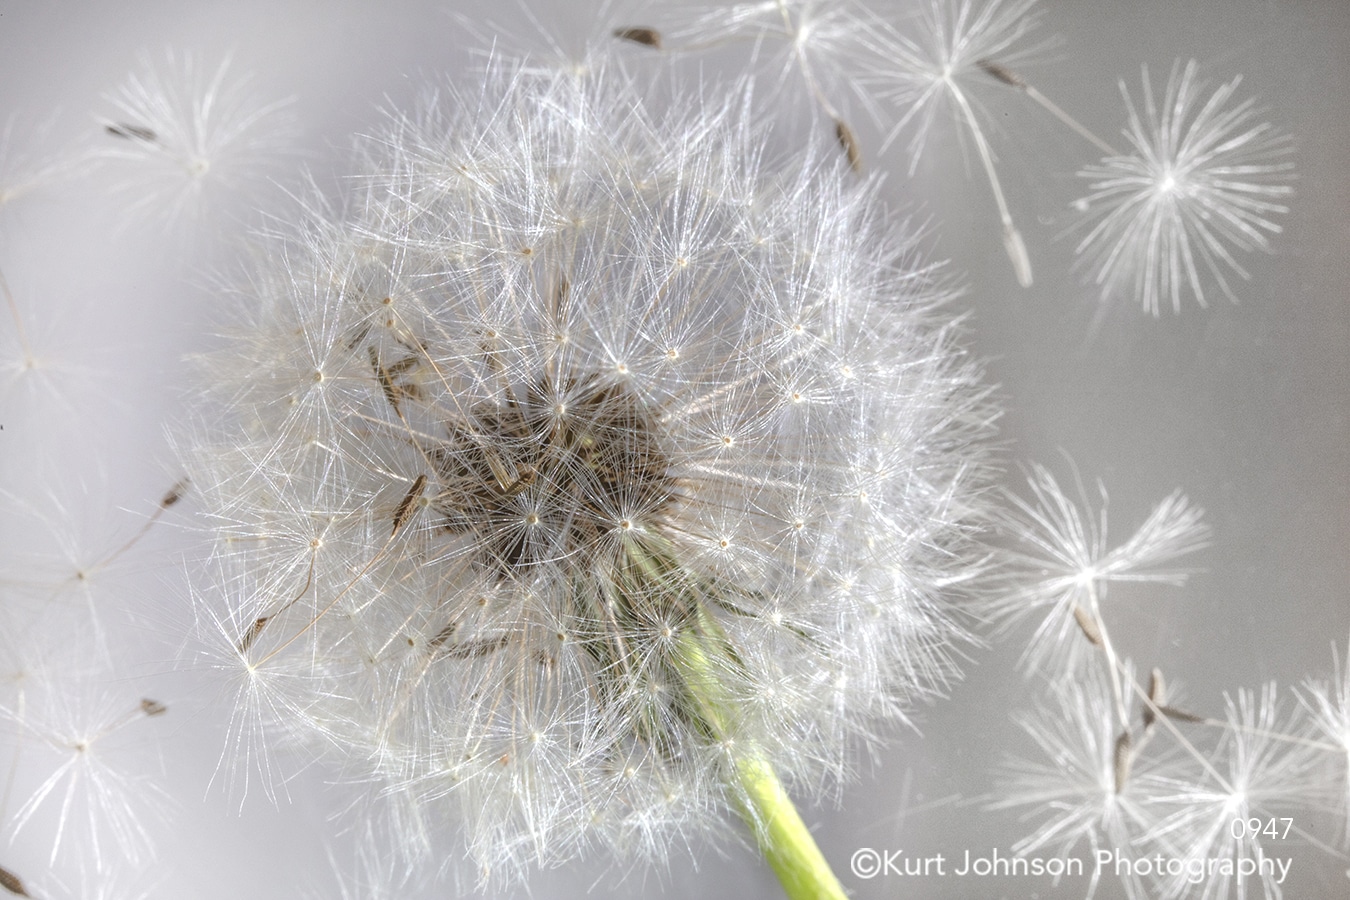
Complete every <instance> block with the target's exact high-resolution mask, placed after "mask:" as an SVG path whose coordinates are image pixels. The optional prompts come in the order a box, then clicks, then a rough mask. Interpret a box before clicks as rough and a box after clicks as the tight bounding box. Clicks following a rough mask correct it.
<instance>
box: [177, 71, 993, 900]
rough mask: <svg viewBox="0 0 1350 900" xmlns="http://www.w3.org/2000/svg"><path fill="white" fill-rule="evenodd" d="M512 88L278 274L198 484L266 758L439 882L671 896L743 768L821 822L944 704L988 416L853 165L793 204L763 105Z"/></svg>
mask: <svg viewBox="0 0 1350 900" xmlns="http://www.w3.org/2000/svg"><path fill="white" fill-rule="evenodd" d="M484 83H485V86H484V87H482V88H481V92H470V93H456V92H451V93H450V94H449V95H448V96H444V97H442V98H441V99H440V100H439V101H438V102H434V103H432V104H430V106H429V107H428V109H427V110H426V111H424V112H423V113H421V114H420V115H417V116H401V115H400V116H394V117H393V119H392V121H391V123H390V124H389V126H388V127H387V128H386V130H385V132H384V133H383V134H382V135H381V136H380V137H378V138H376V139H373V140H370V141H368V142H366V144H365V170H364V173H363V175H362V176H361V177H360V178H359V179H357V180H355V181H353V182H352V184H353V185H355V186H356V190H354V191H353V196H352V197H351V198H349V206H348V207H347V208H346V209H345V211H343V212H341V213H332V212H328V211H326V210H323V209H320V208H317V207H318V205H317V204H316V208H315V209H313V210H310V211H309V212H308V213H307V214H306V216H305V217H304V220H303V221H302V222H301V223H300V224H299V225H298V226H297V227H296V228H295V230H294V232H292V233H290V234H286V235H281V236H278V237H276V238H275V239H274V240H272V241H271V242H269V243H268V244H266V245H265V246H263V247H262V248H261V253H260V254H259V259H260V262H259V265H258V269H257V272H256V274H255V275H254V277H253V279H252V282H251V284H250V285H249V287H248V288H247V290H246V291H245V294H246V296H245V301H246V302H245V304H244V306H245V308H244V309H243V310H242V314H243V315H242V318H243V321H242V322H240V323H239V326H238V327H237V328H236V329H235V335H234V337H233V338H232V339H231V340H230V342H229V343H228V346H226V347H225V349H223V350H221V351H220V352H218V353H216V354H215V355H213V356H212V357H210V358H208V359H207V360H206V361H205V363H204V365H205V371H206V374H207V377H206V383H207V384H209V385H210V387H209V389H208V394H209V398H207V399H205V400H204V401H203V404H204V405H203V407H202V410H203V412H202V423H201V424H200V426H199V427H198V428H197V430H196V432H195V434H194V436H193V438H192V444H193V446H192V448H191V449H190V451H189V453H188V455H189V457H190V458H191V460H192V463H191V464H190V467H189V469H190V474H191V475H192V477H193V483H194V485H199V486H200V488H201V493H202V496H203V497H204V501H203V502H204V503H205V504H206V506H207V509H208V512H209V514H210V515H211V517H212V518H213V521H214V522H215V527H216V529H217V544H216V547H217V551H216V553H215V554H214V559H213V563H212V565H211V566H210V567H209V568H210V570H211V571H212V572H213V573H214V583H212V584H202V585H201V586H200V589H199V591H198V593H199V602H200V603H201V604H202V606H203V609H202V612H201V616H200V618H201V620H202V621H204V622H209V623H211V626H210V627H209V628H208V630H209V631H213V632H214V638H213V640H214V644H215V647H216V649H217V651H218V652H219V657H220V659H221V660H223V664H225V665H231V666H234V667H235V668H236V669H237V670H238V671H239V672H240V674H241V677H242V678H243V680H244V681H246V683H247V685H248V687H247V689H245V690H242V691H241V692H240V696H244V697H250V698H253V699H254V700H255V701H256V702H257V704H258V706H257V708H255V709H253V710H250V711H246V712H242V713H241V714H240V715H239V718H238V721H239V722H250V721H252V722H258V723H261V724H262V726H263V727H266V728H268V729H269V730H275V731H276V732H277V733H282V732H286V733H289V734H291V735H293V736H298V737H300V738H302V739H306V740H308V741H309V742H310V743H312V744H313V743H317V744H319V745H322V746H324V747H325V748H326V749H328V750H330V751H332V752H333V753H334V754H335V755H336V756H337V757H338V758H339V759H340V760H341V762H342V763H343V764H344V770H343V771H344V772H348V773H357V774H358V775H359V776H360V777H361V778H362V779H363V780H365V781H368V782H369V783H372V784H374V785H376V786H377V787H376V790H377V791H378V792H380V793H381V794H382V795H383V796H384V797H385V798H386V800H387V801H388V803H389V805H390V807H391V808H393V809H396V810H397V814H396V815H394V816H391V819H390V821H391V822H397V823H402V824H396V825H392V826H391V828H392V829H393V830H394V832H395V835H396V837H395V843H396V844H398V845H399V846H401V847H402V848H403V849H404V850H406V851H408V852H410V853H411V852H413V850H412V848H414V847H419V846H420V847H427V846H430V845H433V844H435V843H437V840H436V835H438V834H441V833H442V832H443V830H444V826H443V822H442V820H458V821H460V822H462V823H464V824H465V827H464V828H463V830H462V832H461V833H462V834H463V835H464V836H465V842H466V847H465V849H466V850H467V854H468V857H469V858H470V859H471V860H472V861H473V862H474V863H475V865H476V867H477V870H478V872H479V874H480V876H481V877H483V878H489V877H490V878H493V879H498V878H510V877H513V876H518V875H520V874H522V873H523V871H524V870H525V869H526V868H527V867H529V866H531V865H544V866H546V865H551V864H556V863H559V862H562V861H565V860H567V859H569V858H572V857H574V856H576V855H578V854H580V853H582V852H583V851H586V850H593V849H599V850H610V851H615V852H617V853H618V854H619V857H620V858H622V859H628V860H634V859H637V860H641V859H647V860H652V861H658V862H659V861H662V860H664V859H665V858H666V857H667V855H668V853H669V852H670V849H671V848H672V847H673V846H678V845H679V844H680V843H684V842H687V841H688V840H689V839H690V838H691V837H692V836H695V835H698V834H702V833H706V832H707V831H708V830H710V829H717V828H719V827H721V824H722V823H723V822H724V821H725V819H726V811H727V810H728V809H735V808H736V805H737V803H738V802H739V801H741V800H743V799H744V798H743V796H742V795H740V794H738V793H737V788H735V787H734V786H733V785H735V784H736V777H735V774H736V771H737V766H738V765H743V764H744V761H745V759H747V757H746V755H745V754H746V753H747V752H749V753H752V754H753V756H752V758H753V759H754V760H755V761H756V764H758V761H762V762H764V763H766V764H768V765H771V766H772V767H774V768H775V769H776V770H777V771H778V772H779V773H780V774H781V775H782V776H783V778H784V779H785V780H786V781H787V783H788V784H789V785H795V786H798V787H805V788H808V789H809V788H812V787H815V788H816V789H819V788H820V787H821V786H822V785H823V784H824V783H826V780H827V779H829V778H830V777H833V776H838V775H841V774H844V773H846V771H847V770H848V760H849V750H850V745H852V744H854V743H856V742H857V741H860V740H861V741H866V740H869V739H872V738H874V737H876V736H878V734H879V725H880V724H881V723H883V722H884V721H885V720H887V719H889V720H892V721H894V720H897V719H903V717H904V710H905V706H906V704H907V703H909V702H911V701H913V700H914V699H915V698H916V697H923V696H926V695H928V694H929V693H930V692H931V691H932V690H933V689H934V688H935V687H936V686H938V685H940V683H941V682H942V680H943V679H944V678H945V677H946V676H947V675H948V674H949V673H950V667H949V664H948V662H947V658H946V653H945V648H946V646H947V644H948V643H949V641H950V640H951V639H952V637H953V636H954V634H955V633H956V631H957V628H956V626H955V624H954V620H953V606H952V604H953V601H954V600H955V599H956V598H958V597H960V596H961V594H962V592H963V589H964V586H965V585H966V583H967V582H968V581H969V579H970V578H971V576H972V574H973V573H974V572H975V570H976V568H977V566H976V564H975V562H974V559H975V556H976V552H975V544H974V541H973V540H972V538H973V531H974V529H975V528H977V527H978V526H979V524H980V523H981V522H982V521H983V519H984V514H983V504H984V500H983V491H982V487H983V485H984V483H985V476H986V471H985V470H986V463H985V450H984V439H985V438H987V437H988V435H989V433H990V430H991V423H992V421H993V419H994V409H993V407H992V405H991V404H990V402H989V400H988V397H987V390H986V389H985V388H983V387H982V386H981V385H980V381H979V370H978V367H977V366H976V365H975V364H974V363H972V362H971V361H970V360H969V359H968V358H967V357H966V356H965V355H964V354H963V352H962V351H961V349H960V347H959V345H958V343H957V338H958V331H959V324H958V323H957V322H955V321H954V320H953V319H952V318H951V317H950V316H949V315H947V314H946V313H945V311H944V310H943V309H942V308H941V307H942V304H943V301H944V299H945V296H946V295H945V294H944V292H943V291H942V290H941V288H940V286H939V284H938V282H937V280H936V279H935V276H934V272H933V271H932V269H931V267H928V266H925V265H923V264H922V263H920V262H918V261H917V260H916V256H915V253H914V251H913V248H912V245H911V243H910V241H909V239H908V238H906V237H904V236H903V235H901V234H898V233H897V231H896V230H894V229H892V228H891V226H889V225H888V224H887V223H886V221H885V219H884V217H883V216H882V214H881V213H880V211H879V210H878V209H877V208H876V204H875V201H874V199H873V193H872V191H871V189H870V188H869V187H868V186H867V185H865V184H860V183H859V182H857V181H856V179H855V178H854V177H853V176H852V175H851V173H849V172H848V170H847V168H846V164H845V163H844V162H843V161H841V160H839V159H838V153H837V150H836V148H834V147H832V146H829V145H828V144H826V143H824V142H822V143H821V145H820V146H816V147H814V148H813V149H812V150H811V151H810V152H809V153H808V155H807V157H806V158H805V159H800V158H799V159H797V160H796V161H795V162H792V163H790V164H784V165H779V166H772V165H770V164H768V163H767V162H766V161H765V159H764V153H763V151H762V150H761V149H760V145H761V139H762V137H763V135H762V134H760V133H759V132H758V130H757V128H756V126H755V125H754V124H753V123H751V122H748V121H747V120H746V119H745V118H744V116H743V115H742V114H741V112H740V110H742V109H745V108H749V104H747V103H745V101H746V97H745V92H744V91H741V92H739V94H738V92H734V91H733V92H732V93H731V96H732V98H733V99H731V100H728V101H724V102H712V101H709V100H707V99H704V98H701V97H696V96H685V97H681V98H677V99H676V100H674V101H673V102H671V103H670V111H667V112H665V113H664V114H658V112H657V111H655V109H654V108H653V107H649V106H648V105H645V104H644V102H643V101H642V100H641V99H640V97H639V94H638V91H637V89H636V88H635V87H634V86H633V85H632V84H631V83H630V82H629V81H628V79H627V78H626V76H624V75H622V74H621V73H619V72H616V71H613V70H607V71H606V70H598V71H596V72H594V73H593V74H591V75H589V76H586V77H584V78H578V77H575V76H573V75H564V74H547V73H540V72H537V71H535V72H531V71H528V70H525V69H522V68H513V67H512V66H510V65H506V64H502V63H496V64H494V65H493V66H491V67H490V68H489V70H488V71H487V73H486V76H485V82H484ZM239 741H240V746H241V747H246V748H248V750H249V752H250V753H252V752H253V749H254V748H255V744H254V743H253V741H254V738H253V737H251V736H248V735H243V734H241V735H240V736H239ZM427 835H430V836H431V837H430V838H428V839H427V840H423V837H424V836H427ZM440 843H442V844H443V843H444V842H443V841H440ZM438 855H439V856H440V857H441V858H443V856H444V854H438Z"/></svg>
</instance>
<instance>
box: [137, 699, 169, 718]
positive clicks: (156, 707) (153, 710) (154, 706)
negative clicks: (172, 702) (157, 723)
mask: <svg viewBox="0 0 1350 900" xmlns="http://www.w3.org/2000/svg"><path fill="white" fill-rule="evenodd" d="M168 711H169V708H168V707H167V706H165V705H164V704H163V703H160V702H159V701H158V700H151V699H149V698H146V699H144V700H142V701H141V712H143V713H145V714H146V715H147V716H162V715H164V714H165V713H166V712H168Z"/></svg>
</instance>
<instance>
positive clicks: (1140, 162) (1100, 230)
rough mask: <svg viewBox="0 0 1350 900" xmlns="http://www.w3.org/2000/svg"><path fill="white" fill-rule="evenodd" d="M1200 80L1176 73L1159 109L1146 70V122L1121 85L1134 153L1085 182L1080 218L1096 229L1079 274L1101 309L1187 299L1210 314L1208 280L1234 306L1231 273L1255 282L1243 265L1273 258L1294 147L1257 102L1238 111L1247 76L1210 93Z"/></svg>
mask: <svg viewBox="0 0 1350 900" xmlns="http://www.w3.org/2000/svg"><path fill="white" fill-rule="evenodd" d="M1197 70H1198V66H1197V65H1196V63H1195V61H1194V60H1192V61H1191V62H1189V63H1187V64H1186V66H1185V67H1184V68H1183V67H1181V66H1180V64H1178V65H1176V66H1174V67H1173V69H1172V74H1171V77H1169V78H1168V80H1167V87H1166V89H1165V90H1164V92H1163V96H1162V102H1161V104H1159V103H1158V102H1157V101H1156V99H1155V97H1154V94H1153V89H1152V87H1151V86H1150V84H1149V77H1148V69H1147V68H1145V69H1144V76H1143V80H1144V89H1143V94H1144V109H1143V115H1142V116H1141V115H1140V112H1139V109H1138V108H1137V107H1136V105H1135V103H1134V100H1133V99H1132V98H1131V96H1130V92H1129V89H1128V88H1126V86H1125V84H1124V82H1123V81H1122V82H1121V85H1120V91H1121V94H1122V96H1123V97H1124V99H1125V109H1126V111H1127V113H1128V116H1129V123H1128V127H1127V128H1126V129H1125V138H1126V140H1128V141H1129V144H1130V152H1129V153H1128V154H1125V155H1111V156H1107V157H1106V158H1105V159H1103V160H1102V161H1101V162H1100V163H1099V164H1097V165H1095V166H1088V167H1087V168H1085V169H1083V170H1082V171H1081V172H1080V173H1079V175H1080V176H1081V177H1083V178H1085V179H1088V180H1089V181H1090V184H1089V187H1090V189H1091V191H1092V192H1091V193H1090V194H1088V195H1087V196H1086V197H1084V198H1082V199H1081V200H1079V201H1077V204H1076V206H1077V208H1078V209H1080V210H1082V211H1084V212H1086V213H1087V214H1088V215H1089V217H1090V219H1091V220H1092V222H1093V224H1092V225H1091V227H1090V228H1089V230H1088V232H1087V234H1086V235H1084V236H1083V238H1082V239H1081V240H1080V241H1079V242H1078V246H1077V247H1076V248H1075V252H1076V253H1077V254H1078V255H1079V258H1080V264H1081V265H1082V266H1083V267H1085V268H1086V270H1087V272H1088V273H1089V277H1090V278H1091V280H1092V282H1093V283H1094V284H1096V285H1097V286H1098V287H1100V288H1101V295H1102V299H1103V300H1106V299H1109V298H1112V297H1117V296H1121V297H1130V298H1134V299H1135V300H1137V301H1138V302H1139V303H1140V304H1141V305H1142V306H1143V307H1144V309H1145V310H1147V311H1148V312H1151V313H1152V314H1153V315H1155V316H1156V315H1158V310H1159V307H1160V306H1161V304H1162V303H1164V302H1166V301H1171V304H1172V309H1173V311H1175V312H1180V311H1181V298H1182V295H1183V294H1186V293H1189V294H1190V295H1192V296H1194V298H1195V300H1196V302H1197V303H1199V304H1200V305H1201V306H1204V305H1205V303H1206V298H1205V282H1206V281H1207V280H1208V279H1210V278H1212V279H1213V282H1214V284H1216V285H1217V286H1218V288H1219V290H1220V291H1221V292H1222V293H1223V294H1224V296H1226V297H1228V299H1229V300H1232V301H1233V302H1237V295H1236V294H1235V293H1234V292H1233V289H1232V287H1231V286H1230V285H1229V283H1228V277H1227V276H1226V274H1225V273H1227V272H1232V273H1236V274H1237V275H1238V276H1239V277H1240V278H1243V279H1244V280H1245V279H1247V278H1248V277H1250V276H1249V275H1248V273H1247V270H1246V269H1244V268H1243V267H1242V265H1241V263H1240V262H1238V259H1237V257H1236V256H1235V253H1236V252H1238V251H1241V252H1250V251H1252V250H1254V249H1258V248H1259V249H1261V250H1265V251H1267V252H1269V251H1270V249H1271V247H1270V239H1269V235H1271V234H1277V233H1279V231H1280V230H1281V226H1280V225H1279V223H1278V222H1276V221H1275V220H1274V217H1275V216H1278V215H1280V214H1283V213H1285V212H1288V207H1286V206H1285V205H1284V203H1283V198H1286V197H1288V196H1289V195H1290V194H1291V193H1292V189H1291V188H1290V186H1289V184H1288V181H1289V179H1290V178H1291V177H1292V173H1293V167H1294V164H1293V163H1292V162H1291V161H1290V160H1289V154H1290V152H1291V151H1292V146H1291V142H1290V138H1289V136H1288V135H1286V134H1283V133H1281V132H1280V131H1279V130H1278V129H1276V128H1275V126H1273V125H1271V124H1270V123H1269V122H1262V121H1260V118H1259V115H1260V114H1259V110H1258V109H1257V108H1256V106H1255V103H1256V101H1255V100H1254V99H1250V98H1249V99H1247V100H1244V101H1242V102H1241V103H1238V104H1236V105H1233V104H1232V103H1231V101H1232V99H1233V96H1234V94H1235V93H1236V92H1237V88H1238V85H1239V84H1240V83H1241V81H1242V78H1241V77H1240V76H1239V77H1237V78H1234V79H1233V80H1232V81H1229V82H1227V83H1226V84H1223V85H1220V86H1219V87H1218V88H1216V89H1215V90H1214V91H1213V93H1207V85H1206V84H1205V82H1203V81H1200V80H1197V78H1196V73H1197Z"/></svg>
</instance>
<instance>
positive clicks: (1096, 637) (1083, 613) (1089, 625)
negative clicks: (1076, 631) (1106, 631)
mask: <svg viewBox="0 0 1350 900" xmlns="http://www.w3.org/2000/svg"><path fill="white" fill-rule="evenodd" d="M1073 620H1074V621H1075V622H1077V623H1078V627H1079V628H1081V629H1082V630H1083V637H1085V638H1087V639H1088V643H1089V644H1091V645H1092V646H1094V647H1100V646H1101V645H1102V630H1101V629H1100V628H1099V627H1097V619H1096V618H1095V617H1094V616H1093V615H1092V613H1090V612H1088V611H1087V610H1086V609H1083V607H1081V606H1079V605H1078V604H1077V603H1075V604H1074V605H1073Z"/></svg>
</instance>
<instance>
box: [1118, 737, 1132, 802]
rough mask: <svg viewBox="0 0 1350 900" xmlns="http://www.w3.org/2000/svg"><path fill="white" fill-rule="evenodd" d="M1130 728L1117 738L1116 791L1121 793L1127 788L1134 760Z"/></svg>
mask: <svg viewBox="0 0 1350 900" xmlns="http://www.w3.org/2000/svg"><path fill="white" fill-rule="evenodd" d="M1131 743H1132V742H1131V740H1130V730H1129V729H1128V728H1127V729H1125V730H1124V731H1122V732H1121V733H1120V737H1118V738H1116V755H1115V763H1116V793H1117V794H1119V793H1121V792H1123V791H1124V790H1125V782H1126V781H1128V780H1129V778H1130V763H1131V762H1133V758H1132V754H1131V753H1130V746H1131Z"/></svg>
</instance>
